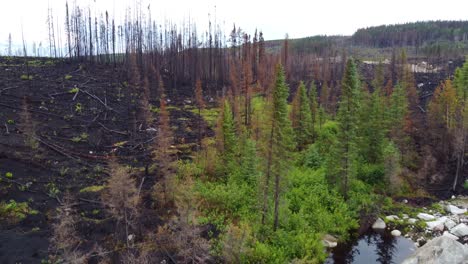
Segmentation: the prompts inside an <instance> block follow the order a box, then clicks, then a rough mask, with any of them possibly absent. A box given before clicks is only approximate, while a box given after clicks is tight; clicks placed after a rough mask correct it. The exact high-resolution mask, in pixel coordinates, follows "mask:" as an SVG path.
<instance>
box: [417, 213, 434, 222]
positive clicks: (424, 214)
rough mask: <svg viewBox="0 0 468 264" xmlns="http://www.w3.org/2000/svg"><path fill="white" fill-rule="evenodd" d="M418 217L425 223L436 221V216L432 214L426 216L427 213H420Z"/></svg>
mask: <svg viewBox="0 0 468 264" xmlns="http://www.w3.org/2000/svg"><path fill="white" fill-rule="evenodd" d="M417 217H418V218H419V219H422V220H424V221H431V220H434V219H435V216H433V215H430V214H426V213H419V214H418V215H417Z"/></svg>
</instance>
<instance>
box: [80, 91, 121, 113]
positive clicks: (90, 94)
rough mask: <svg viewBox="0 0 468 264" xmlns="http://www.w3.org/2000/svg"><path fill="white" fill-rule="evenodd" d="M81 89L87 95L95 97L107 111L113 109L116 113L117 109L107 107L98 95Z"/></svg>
mask: <svg viewBox="0 0 468 264" xmlns="http://www.w3.org/2000/svg"><path fill="white" fill-rule="evenodd" d="M80 90H81V91H83V93H85V94H87V95H89V96H90V97H91V98H93V99H95V100H96V101H98V102H99V103H101V104H102V105H103V106H104V107H105V108H106V109H107V110H109V111H114V112H116V113H118V112H117V111H115V110H114V109H113V108H112V107H109V106H108V105H107V104H106V103H104V102H103V101H102V100H101V99H100V98H99V97H97V96H96V95H94V94H92V93H90V92H88V91H86V90H84V89H80Z"/></svg>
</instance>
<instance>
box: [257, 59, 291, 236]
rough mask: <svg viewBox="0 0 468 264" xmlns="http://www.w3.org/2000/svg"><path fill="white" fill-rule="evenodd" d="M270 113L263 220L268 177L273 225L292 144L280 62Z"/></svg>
mask: <svg viewBox="0 0 468 264" xmlns="http://www.w3.org/2000/svg"><path fill="white" fill-rule="evenodd" d="M273 89H274V90H273V102H272V117H271V123H270V135H269V137H268V143H267V144H268V147H267V166H266V173H265V174H266V175H265V185H264V192H263V208H262V224H265V222H266V217H267V212H268V196H269V195H268V193H269V186H270V180H271V178H273V179H274V198H273V200H274V213H273V218H274V220H273V229H274V230H276V229H277V228H278V224H279V217H278V214H279V199H280V197H279V196H280V190H281V188H280V185H281V181H282V178H281V177H282V176H283V175H284V174H285V173H286V172H287V170H288V167H289V163H288V157H289V153H290V151H291V150H292V149H293V148H294V143H293V137H292V136H293V135H292V133H293V131H292V127H291V122H290V120H289V119H288V102H287V99H288V94H289V88H288V85H287V84H286V80H285V74H284V70H283V67H282V66H281V64H278V65H277V67H276V81H275V86H274V88H273Z"/></svg>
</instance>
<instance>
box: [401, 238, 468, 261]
mask: <svg viewBox="0 0 468 264" xmlns="http://www.w3.org/2000/svg"><path fill="white" fill-rule="evenodd" d="M467 259H468V247H466V246H464V245H462V244H461V243H459V242H457V241H455V240H453V239H451V238H448V237H447V236H440V237H438V238H435V239H433V240H431V241H429V242H427V243H426V244H425V245H424V246H422V247H420V248H418V249H417V250H416V251H415V252H414V253H413V254H412V255H411V256H410V257H408V258H407V259H405V260H404V261H403V264H425V263H450V264H463V263H467V262H466V260H467Z"/></svg>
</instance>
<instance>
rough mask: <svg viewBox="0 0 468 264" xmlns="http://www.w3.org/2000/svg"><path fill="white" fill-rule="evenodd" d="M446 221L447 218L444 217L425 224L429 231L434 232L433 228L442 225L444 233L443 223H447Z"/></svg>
mask: <svg viewBox="0 0 468 264" xmlns="http://www.w3.org/2000/svg"><path fill="white" fill-rule="evenodd" d="M447 219H448V218H447V217H446V216H443V217H441V218H438V219H437V220H435V221H430V222H426V224H427V228H428V229H430V230H434V228H435V227H437V226H440V225H442V231H444V223H445V221H447Z"/></svg>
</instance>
